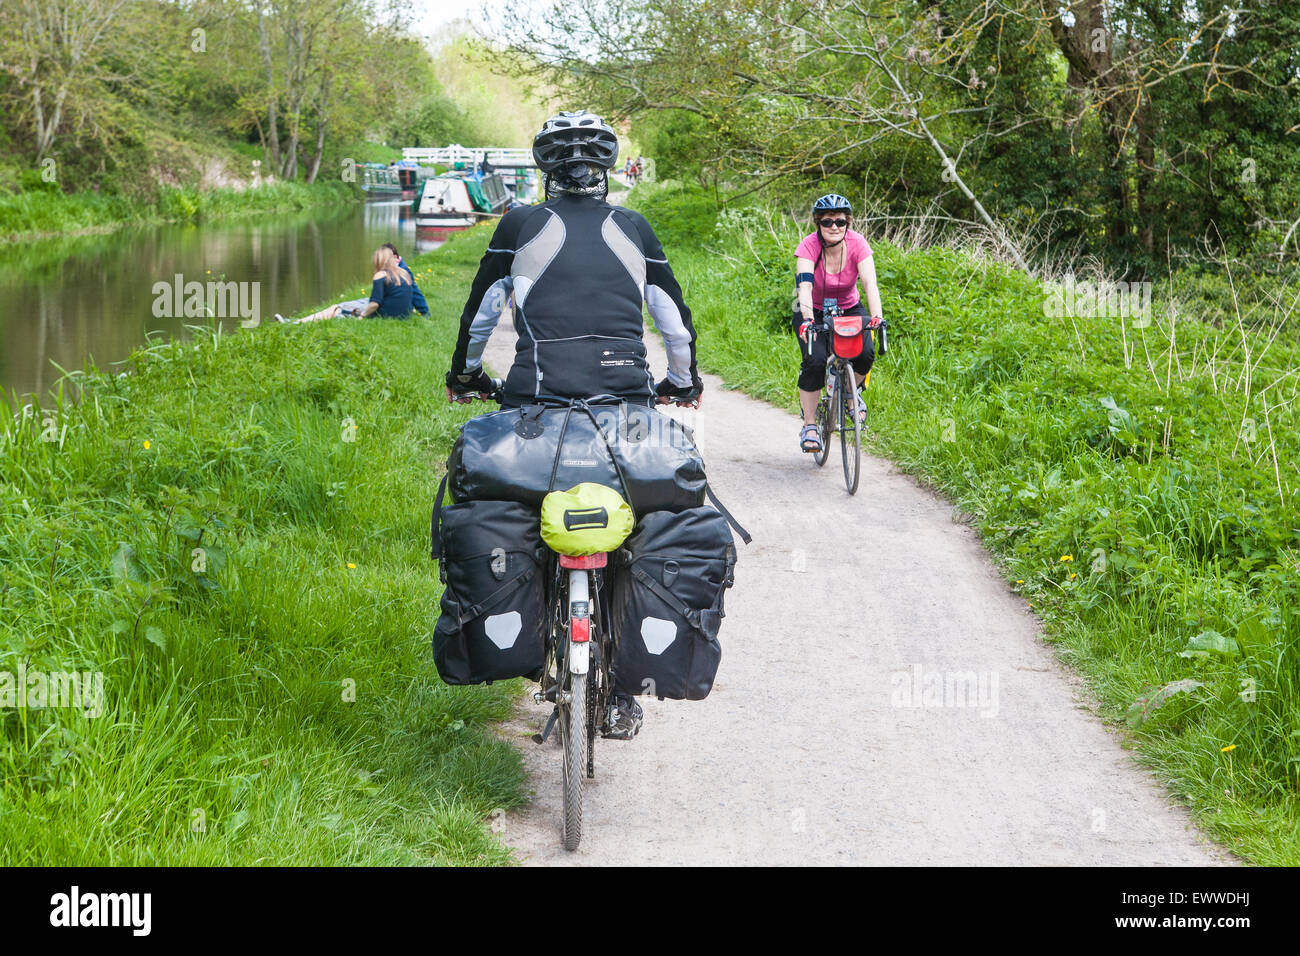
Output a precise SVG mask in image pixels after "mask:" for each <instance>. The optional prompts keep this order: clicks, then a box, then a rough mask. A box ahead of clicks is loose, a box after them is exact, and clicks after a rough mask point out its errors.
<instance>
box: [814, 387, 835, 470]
mask: <svg viewBox="0 0 1300 956" xmlns="http://www.w3.org/2000/svg"><path fill="white" fill-rule="evenodd" d="M817 431H819V432H821V440H822V450H821V451H815V452H813V461H815V462H817V467H818V468H820V467H821V466H822V465H824V464H826V459H828V458H829V457H830V456H831V405H830V399H829V398H827V397H826V396H825V395H822V396H821V398H819V399H817Z"/></svg>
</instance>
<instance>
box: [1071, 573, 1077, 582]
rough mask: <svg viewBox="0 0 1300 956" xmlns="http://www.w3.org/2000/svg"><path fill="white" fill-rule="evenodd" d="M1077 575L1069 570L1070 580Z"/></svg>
mask: <svg viewBox="0 0 1300 956" xmlns="http://www.w3.org/2000/svg"><path fill="white" fill-rule="evenodd" d="M1077 577H1078V575H1077V574H1075V573H1074V572H1073V571H1071V572H1070V580H1071V581H1073V580H1074V579H1075V578H1077Z"/></svg>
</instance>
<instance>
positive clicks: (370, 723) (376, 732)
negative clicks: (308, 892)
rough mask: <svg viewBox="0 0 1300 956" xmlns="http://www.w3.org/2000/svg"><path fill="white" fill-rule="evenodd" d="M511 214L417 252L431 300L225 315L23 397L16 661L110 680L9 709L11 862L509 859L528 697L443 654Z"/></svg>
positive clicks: (17, 487) (9, 626) (0, 520)
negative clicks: (249, 321)
mask: <svg viewBox="0 0 1300 956" xmlns="http://www.w3.org/2000/svg"><path fill="white" fill-rule="evenodd" d="M490 232H491V230H490V228H485V229H479V230H476V231H474V232H471V233H468V234H464V235H461V236H458V237H456V238H455V239H453V240H452V241H451V242H450V243H449V244H448V246H447V247H446V248H443V249H440V250H438V251H437V252H435V253H433V254H431V255H427V256H422V257H415V258H413V261H412V265H413V267H414V268H415V269H416V271H417V272H418V273H428V275H427V277H426V279H425V291H426V293H427V296H428V300H429V304H430V308H431V313H432V314H431V316H430V317H429V318H423V317H417V318H414V319H412V320H409V321H400V322H380V321H366V322H357V321H332V322H322V323H315V324H312V325H296V326H282V325H277V324H272V325H265V324H264V325H263V326H262V327H260V328H257V329H252V330H235V331H233V332H231V333H229V334H226V333H222V334H220V335H217V334H213V333H195V335H194V337H193V338H192V339H191V340H190V341H187V342H172V343H167V344H159V345H157V346H155V347H152V348H150V349H148V350H147V351H146V350H141V351H139V352H137V353H136V354H135V356H134V357H133V358H132V359H131V360H130V361H129V362H128V363H127V367H128V368H129V369H131V374H128V375H127V376H125V377H122V378H118V377H115V376H104V375H95V376H89V377H87V378H86V380H85V381H84V382H83V383H82V387H83V395H84V399H83V400H82V401H80V402H78V403H77V404H76V405H75V406H71V405H65V406H64V407H63V408H57V407H53V408H52V407H49V406H46V407H45V408H43V409H37V410H35V411H34V413H33V414H32V415H30V416H29V417H28V418H27V419H26V420H24V419H23V418H22V416H18V417H17V418H15V417H14V416H12V415H10V414H3V415H0V671H8V672H11V673H17V670H18V664H19V662H20V661H21V662H22V663H23V665H24V667H25V670H26V672H27V673H29V674H30V673H37V672H40V673H51V674H54V673H63V672H72V671H76V672H78V673H83V674H85V673H89V674H92V675H93V674H99V675H102V676H101V679H102V687H103V693H102V712H101V713H99V714H98V716H95V717H91V716H89V715H88V714H87V713H86V712H84V709H76V708H57V707H33V706H31V705H30V702H29V706H28V707H27V708H26V709H23V710H17V709H0V724H3V726H4V730H5V733H3V734H0V762H2V763H3V765H4V766H5V768H6V770H5V775H4V779H5V787H4V788H3V790H2V791H0V862H3V863H4V864H6V865H14V864H29V865H41V864H45V865H49V864H60V865H88V864H99V865H102V864H114V865H140V864H149V865H178V864H188V865H249V864H266V863H275V864H284V865H329V864H367V865H401V864H413V863H414V864H418V863H435V864H480V863H500V862H505V860H506V851H505V850H504V848H503V847H502V846H501V845H500V844H499V843H498V842H497V841H496V839H495V838H494V837H493V836H492V835H491V834H490V833H489V831H488V828H487V827H485V826H484V823H483V821H484V819H485V818H487V817H488V816H489V815H490V814H491V813H492V812H493V811H494V810H496V809H498V808H510V807H513V806H517V805H519V804H520V803H521V801H522V800H523V791H522V786H523V777H522V772H521V770H520V766H519V760H518V758H517V756H516V755H515V754H514V753H513V751H512V750H511V749H510V747H509V746H508V745H507V744H505V743H502V742H500V741H498V740H496V739H495V738H493V737H492V736H491V735H490V734H487V733H485V732H484V729H483V728H484V727H485V725H486V724H488V723H489V722H491V721H494V720H497V719H500V718H502V717H504V716H505V715H506V714H508V713H509V710H510V707H511V703H512V701H513V698H514V697H515V696H516V695H517V691H518V687H517V686H516V685H515V683H514V682H512V683H508V684H505V685H494V686H493V687H490V688H453V687H448V686H446V685H443V684H440V683H439V681H438V680H437V677H436V674H435V672H434V669H433V667H432V663H431V660H430V655H429V648H428V640H429V631H430V627H431V623H432V614H433V608H434V603H435V600H436V597H437V593H438V583H437V576H436V573H434V571H433V566H432V565H431V564H430V562H429V553H428V528H429V525H428V521H429V508H430V506H431V504H432V500H433V493H434V491H435V488H436V483H437V482H436V477H437V474H438V472H439V470H440V466H441V464H442V462H443V460H444V459H445V457H446V453H447V450H448V447H449V444H450V441H451V438H452V437H453V436H454V434H455V431H456V427H457V425H458V423H459V422H461V421H463V420H464V419H465V418H467V417H469V416H470V415H471V414H475V413H477V412H480V411H482V409H481V408H465V407H463V406H458V405H449V404H448V403H447V401H446V399H445V397H444V396H443V394H442V376H443V374H444V372H445V370H446V368H447V363H448V362H449V360H450V355H451V352H452V349H453V346H454V342H455V335H456V330H457V323H456V317H457V316H458V314H459V311H460V307H461V306H462V305H463V302H464V298H465V295H466V292H467V290H468V287H469V283H470V281H471V279H472V277H473V273H474V270H475V267H476V265H477V261H478V258H479V256H480V254H481V252H482V250H483V248H484V247H485V246H486V243H487V239H488V236H489V234H490ZM319 304H321V302H320V300H317V301H313V302H310V303H308V307H311V306H316V305H319ZM47 425H49V426H52V427H53V430H52V431H50V430H48V429H47V427H46V426H47ZM49 439H52V440H49Z"/></svg>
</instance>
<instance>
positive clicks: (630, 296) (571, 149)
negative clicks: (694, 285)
mask: <svg viewBox="0 0 1300 956" xmlns="http://www.w3.org/2000/svg"><path fill="white" fill-rule="evenodd" d="M533 158H534V159H535V160H536V162H537V165H538V167H539V168H540V169H541V170H542V172H543V174H544V175H545V177H546V179H545V182H546V197H547V198H546V201H545V202H543V203H540V204H539V205H536V206H521V207H518V208H516V209H512V210H510V211H509V212H507V213H506V214H505V216H503V217H502V219H501V222H500V223H499V224H498V225H497V229H496V232H495V233H494V234H493V236H492V241H491V243H489V246H488V250H487V252H485V253H484V254H483V259H482V261H481V262H480V263H479V268H478V274H477V275H476V276H475V277H474V285H473V288H472V289H471V291H470V295H469V300H468V301H467V302H466V303H465V310H464V312H463V313H462V314H461V317H460V337H459V338H458V339H457V341H456V352H455V354H454V355H453V356H452V367H451V370H450V371H449V372H448V373H447V397H448V398H449V399H455V398H456V397H457V396H465V395H469V394H474V393H486V392H490V391H492V382H491V379H489V378H488V377H487V375H486V373H485V372H484V371H483V349H484V346H485V345H486V344H487V340H488V337H489V336H490V335H491V334H492V331H493V329H495V328H496V326H497V323H498V321H500V318H501V313H502V312H503V311H504V309H505V307H506V304H507V302H510V301H513V303H514V310H513V311H514V325H515V332H516V333H518V336H519V338H518V341H517V342H516V344H515V362H514V365H513V366H512V367H511V369H510V373H509V375H507V377H506V381H505V397H504V402H503V404H504V405H505V407H508V408H509V407H516V406H519V405H527V404H531V403H534V402H536V401H538V400H545V399H548V398H552V399H569V398H582V399H586V400H588V401H593V400H594V401H597V402H599V401H629V402H639V403H642V404H654V403H655V401H656V400H658V401H661V402H663V401H676V402H698V400H699V395H700V392H701V391H702V390H703V387H704V385H703V383H702V382H701V381H700V377H699V374H698V372H697V370H696V367H695V328H694V326H693V325H692V324H691V312H690V309H688V308H687V307H686V303H685V302H683V301H682V290H681V287H680V286H678V284H677V280H676V279H675V278H674V277H673V271H672V269H671V268H669V266H668V259H667V258H666V257H665V255H664V251H663V247H662V246H661V245H660V244H659V239H658V238H657V237H656V236H655V233H654V230H653V229H651V228H650V224H649V223H648V222H646V220H645V217H644V216H642V215H641V214H640V213H637V212H633V211H632V210H630V209H624V208H623V207H621V206H611V205H610V204H609V203H607V202H606V201H605V196H606V194H607V192H608V189H609V180H608V173H609V170H610V169H611V168H612V167H613V165H614V162H615V160H616V159H617V158H618V139H617V137H616V136H615V135H614V131H613V130H612V129H610V127H609V126H607V125H606V124H605V123H604V122H603V121H602V120H601V119H600V117H599V116H595V115H593V114H591V113H588V112H585V111H581V110H580V111H578V112H573V113H560V114H559V115H557V116H553V117H551V118H550V119H549V120H547V121H546V124H545V125H544V126H543V127H542V130H541V132H540V133H538V134H537V137H536V139H535V140H534V141H533ZM512 297H513V299H512ZM643 301H644V302H645V304H646V306H647V308H648V310H649V312H650V317H651V318H652V319H653V320H654V323H655V326H656V327H657V328H658V330H659V333H660V334H661V335H662V336H663V340H664V346H665V347H666V349H667V351H668V374H667V377H665V378H664V379H663V380H662V381H660V382H659V384H658V385H656V384H655V382H654V379H653V377H652V376H651V374H650V368H649V364H648V363H647V361H646V350H645V343H644V341H643V340H642V333H643V324H642V318H641V303H642V302H643Z"/></svg>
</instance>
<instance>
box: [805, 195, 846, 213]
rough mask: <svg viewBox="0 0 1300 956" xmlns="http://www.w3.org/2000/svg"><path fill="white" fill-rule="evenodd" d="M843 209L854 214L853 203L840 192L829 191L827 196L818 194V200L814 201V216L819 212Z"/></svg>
mask: <svg viewBox="0 0 1300 956" xmlns="http://www.w3.org/2000/svg"><path fill="white" fill-rule="evenodd" d="M841 209H843V210H844V211H845V212H847V213H848V214H849V215H853V203H851V202H849V201H848V200H847V199H845V198H844V197H843V196H841V195H840V194H839V193H827V194H826V195H825V196H818V197H817V201H816V202H814V203H813V217H814V218H815V217H816V216H817V214H818V213H819V212H837V211H839V210H841Z"/></svg>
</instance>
